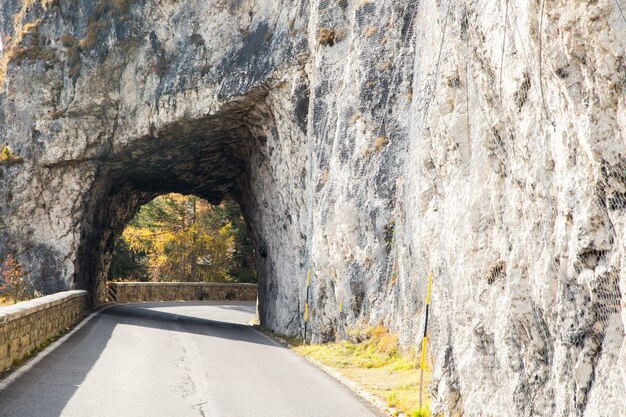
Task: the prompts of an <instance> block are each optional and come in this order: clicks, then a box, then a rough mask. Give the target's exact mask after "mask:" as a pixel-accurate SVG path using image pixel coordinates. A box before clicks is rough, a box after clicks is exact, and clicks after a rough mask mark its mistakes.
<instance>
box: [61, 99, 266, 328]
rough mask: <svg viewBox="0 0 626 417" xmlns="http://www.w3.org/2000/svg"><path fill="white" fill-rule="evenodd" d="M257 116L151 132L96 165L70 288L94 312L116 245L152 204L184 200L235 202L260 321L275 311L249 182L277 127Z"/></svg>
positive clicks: (236, 115)
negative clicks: (251, 261)
mask: <svg viewBox="0 0 626 417" xmlns="http://www.w3.org/2000/svg"><path fill="white" fill-rule="evenodd" d="M257 116H258V114H257V112H256V110H252V109H251V108H244V109H241V108H238V109H234V110H233V109H230V110H229V111H227V112H225V113H222V114H220V115H219V116H214V115H213V116H207V117H204V118H200V119H195V120H184V121H179V122H176V123H172V124H169V125H168V126H166V127H165V128H161V129H156V128H152V129H150V134H149V135H146V136H145V137H141V138H138V139H132V140H128V141H127V143H126V144H125V145H123V146H116V147H115V149H116V150H115V151H113V152H111V153H110V154H109V155H108V156H107V157H106V158H104V159H103V160H101V161H100V162H99V166H98V169H97V173H96V177H95V179H94V181H93V183H92V186H91V189H90V190H89V197H88V204H87V207H86V210H85V214H84V216H83V219H82V224H81V238H80V247H79V249H78V255H77V258H76V263H75V275H74V282H73V283H72V286H73V287H74V288H79V289H85V290H87V291H88V292H89V293H90V297H91V302H92V304H94V305H97V304H99V303H101V302H103V301H104V299H105V282H106V279H107V275H108V274H107V273H108V268H109V265H110V262H111V257H112V254H113V250H114V248H115V242H116V240H117V239H118V238H119V236H120V235H121V234H122V232H123V230H124V227H125V226H126V224H127V223H128V222H129V221H130V220H131V219H132V218H133V217H134V216H135V215H136V214H137V212H138V210H139V209H140V207H141V206H143V205H144V204H146V203H148V202H149V201H151V200H152V199H154V198H155V197H157V196H159V195H163V194H168V193H179V194H183V195H195V196H198V197H200V198H202V199H204V200H206V201H208V202H209V203H212V204H219V203H220V202H222V201H223V200H224V199H232V200H233V201H234V202H236V203H237V204H238V205H239V206H240V207H241V212H242V215H243V217H244V220H245V222H246V225H247V228H248V232H249V236H250V239H251V242H252V245H253V247H254V252H255V269H256V271H257V276H258V283H259V314H260V316H261V317H264V316H267V314H265V315H264V311H265V312H266V313H267V312H269V311H271V310H274V308H273V307H272V304H273V303H275V299H276V285H277V284H276V283H275V282H268V281H270V280H268V279H267V278H268V276H271V275H272V271H271V269H272V265H270V262H268V259H267V252H268V250H267V246H266V242H265V240H264V237H263V234H262V231H261V230H259V228H258V223H259V222H258V221H256V220H255V219H256V218H258V217H259V216H258V209H259V207H258V204H260V203H259V202H258V201H257V200H258V199H257V198H256V197H255V195H254V192H251V190H252V188H253V186H254V185H253V184H252V181H251V176H253V175H254V172H258V170H263V169H265V168H263V167H261V165H262V164H263V161H264V160H266V157H265V154H266V152H267V149H266V142H267V137H266V132H267V131H268V129H269V130H272V127H271V125H272V123H273V121H272V119H271V117H268V113H263V114H262V116H263V117H265V119H264V120H263V123H261V122H259V118H258V117H257ZM268 124H269V125H270V127H268ZM274 131H275V129H274ZM272 278H275V277H272ZM272 281H275V279H273V280H272ZM262 321H263V320H262Z"/></svg>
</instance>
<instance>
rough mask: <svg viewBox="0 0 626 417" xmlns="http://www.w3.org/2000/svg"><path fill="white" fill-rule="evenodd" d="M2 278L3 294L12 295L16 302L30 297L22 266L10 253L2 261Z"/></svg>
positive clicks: (1, 287)
mask: <svg viewBox="0 0 626 417" xmlns="http://www.w3.org/2000/svg"><path fill="white" fill-rule="evenodd" d="M2 279H3V283H2V285H0V293H2V295H5V296H8V297H11V298H12V299H13V302H15V303H17V302H18V301H22V300H27V299H28V298H30V291H29V287H28V283H27V282H26V279H25V274H24V271H23V269H22V266H21V265H20V263H19V262H18V261H17V259H15V257H13V255H11V254H8V255H7V257H6V258H5V260H4V262H3V263H2Z"/></svg>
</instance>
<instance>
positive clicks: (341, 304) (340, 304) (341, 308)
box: [339, 301, 343, 315]
mask: <svg viewBox="0 0 626 417" xmlns="http://www.w3.org/2000/svg"><path fill="white" fill-rule="evenodd" d="M341 313H343V301H339V315H341Z"/></svg>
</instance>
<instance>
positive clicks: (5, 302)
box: [0, 296, 15, 307]
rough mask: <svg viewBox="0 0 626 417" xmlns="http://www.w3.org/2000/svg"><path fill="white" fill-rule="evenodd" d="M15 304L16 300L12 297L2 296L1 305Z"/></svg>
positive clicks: (0, 297)
mask: <svg viewBox="0 0 626 417" xmlns="http://www.w3.org/2000/svg"><path fill="white" fill-rule="evenodd" d="M13 304H15V301H13V299H12V298H11V297H6V296H0V307H5V306H10V305H13Z"/></svg>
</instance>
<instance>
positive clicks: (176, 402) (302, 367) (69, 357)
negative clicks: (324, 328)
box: [0, 302, 379, 417]
mask: <svg viewBox="0 0 626 417" xmlns="http://www.w3.org/2000/svg"><path fill="white" fill-rule="evenodd" d="M254 309H255V305H254V303H215V302H194V303H189V302H188V303H141V304H139V303H138V304H124V305H115V306H113V307H109V308H107V309H105V310H103V311H102V312H100V313H99V314H97V315H96V316H95V317H94V318H93V319H92V320H91V321H89V322H88V323H87V324H86V325H85V326H83V327H82V328H80V330H78V331H77V332H75V333H74V334H73V335H72V336H71V337H70V338H68V339H67V340H66V341H65V343H63V344H61V345H60V346H59V347H58V348H57V349H55V350H54V351H52V352H51V353H50V354H48V355H47V356H46V357H45V358H43V359H42V360H41V361H40V362H38V363H37V364H35V365H34V366H33V367H32V369H30V370H28V371H27V372H25V373H24V374H23V375H21V376H20V377H19V378H17V379H16V380H15V381H14V382H12V383H11V384H10V385H8V386H7V387H6V388H5V389H4V390H2V391H0V416H7V417H8V416H10V417H22V416H23V417H26V416H28V417H57V416H64V417H65V416H67V417H125V416H128V417H143V416H145V417H159V416H163V417H179V416H180V417H186V416H204V417H250V416H253V417H265V416H267V417H282V416H284V417H307V416H310V417H325V416H329V417H340V416H358V417H369V416H379V414H378V412H377V411H375V410H372V409H371V408H369V406H368V405H366V404H365V403H364V402H362V401H361V400H360V399H359V398H358V397H356V396H355V395H354V394H353V393H352V392H350V391H349V390H348V389H346V388H345V387H344V386H343V385H341V384H339V383H338V382H337V381H335V380H334V379H332V378H331V377H329V376H327V375H326V374H325V373H323V372H322V371H320V370H318V369H317V368H315V367H314V366H312V365H310V364H309V363H308V362H306V361H305V360H303V359H302V358H300V357H299V356H298V355H296V354H295V353H293V352H291V351H290V350H288V349H285V348H284V347H282V346H280V345H278V344H276V343H274V342H273V341H271V340H269V339H268V338H267V337H265V336H263V335H261V334H259V333H257V332H256V331H254V330H253V329H251V328H250V327H249V326H246V325H245V323H246V322H247V321H248V320H250V318H251V317H252V315H253V313H254Z"/></svg>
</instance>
